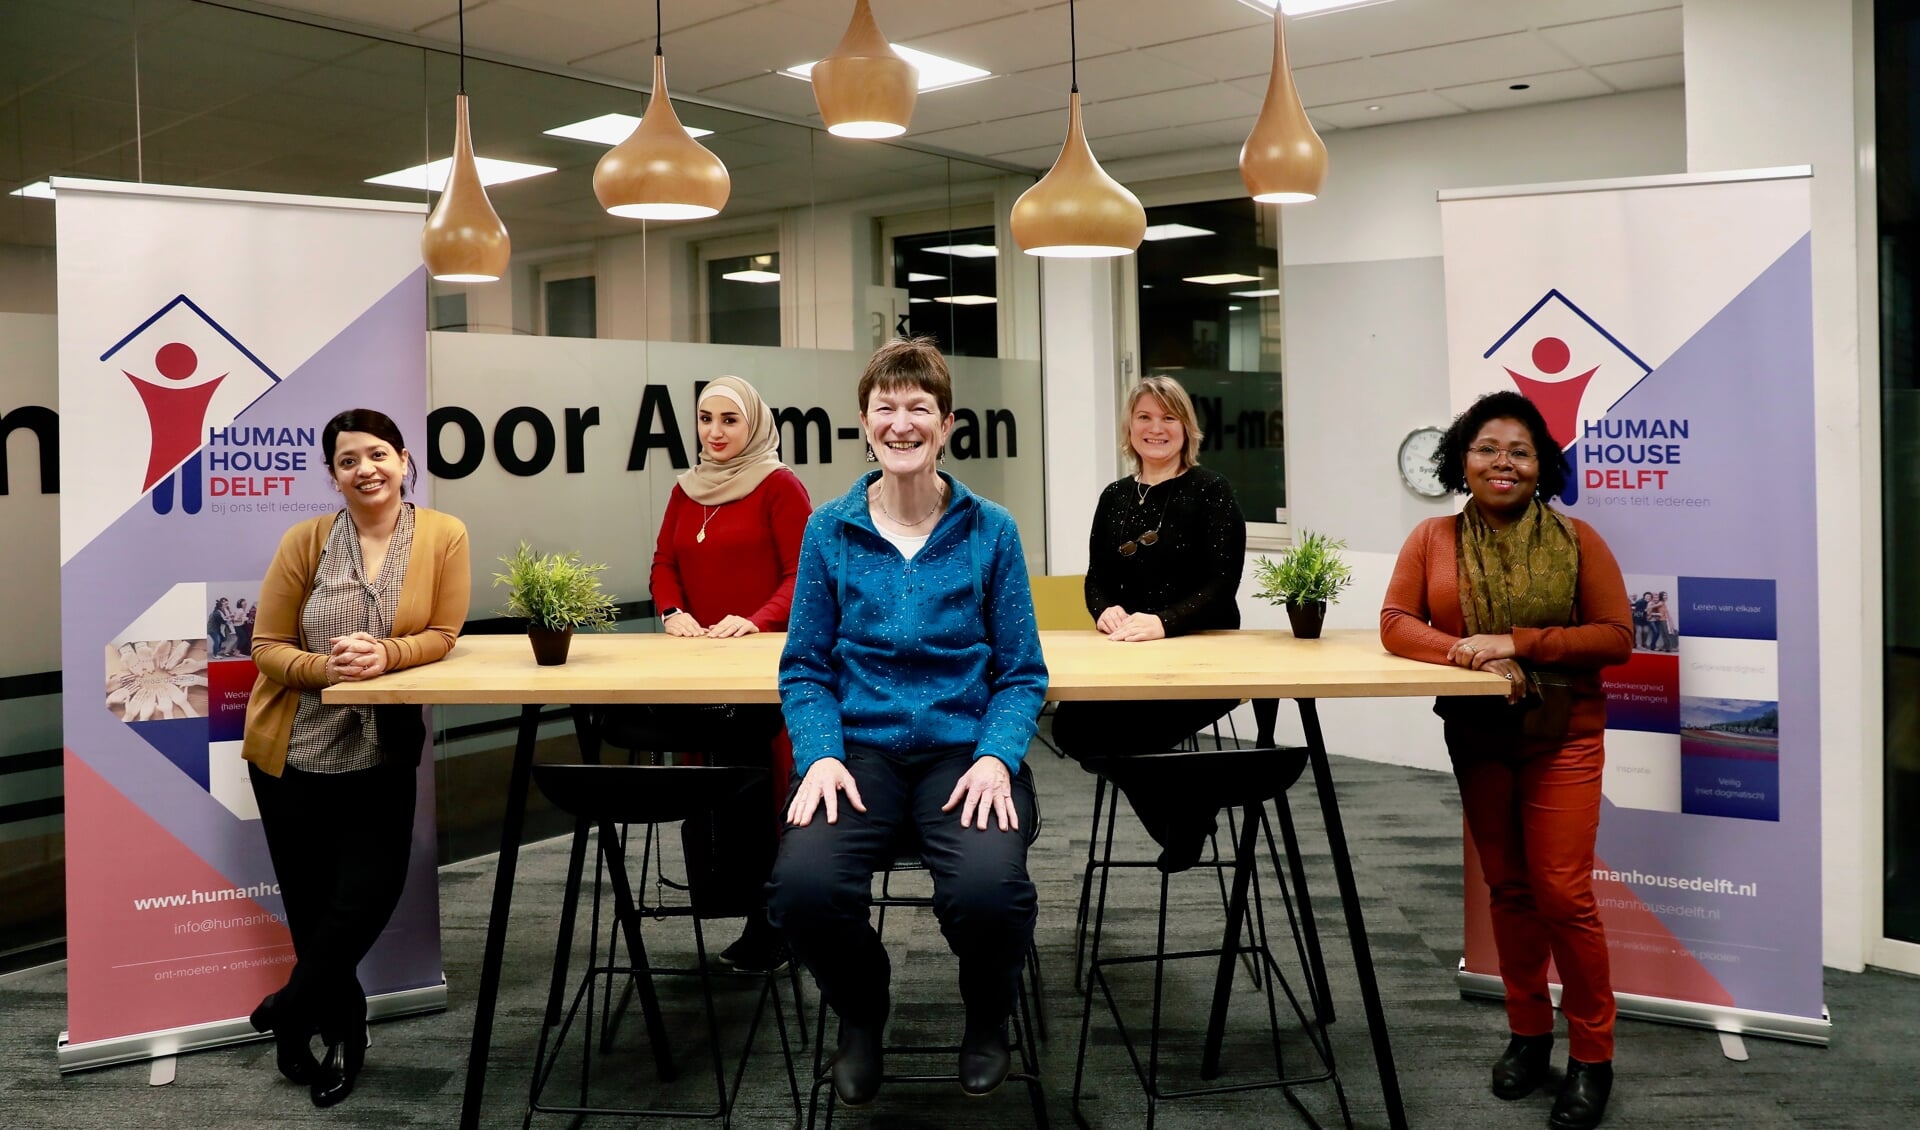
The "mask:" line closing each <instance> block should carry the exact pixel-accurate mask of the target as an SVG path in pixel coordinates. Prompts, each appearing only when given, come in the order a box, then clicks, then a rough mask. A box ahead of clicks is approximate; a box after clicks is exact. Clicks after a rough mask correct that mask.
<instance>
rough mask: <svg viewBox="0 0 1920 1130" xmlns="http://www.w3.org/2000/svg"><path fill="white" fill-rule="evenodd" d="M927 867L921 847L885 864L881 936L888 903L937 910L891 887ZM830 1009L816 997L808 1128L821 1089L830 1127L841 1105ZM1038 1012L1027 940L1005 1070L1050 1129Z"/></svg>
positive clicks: (932, 1051) (926, 1051)
mask: <svg viewBox="0 0 1920 1130" xmlns="http://www.w3.org/2000/svg"><path fill="white" fill-rule="evenodd" d="M1033 831H1034V834H1035V835H1036V836H1037V835H1038V834H1039V829H1038V828H1035V829H1034V830H1033ZM925 870H926V864H925V863H924V862H923V861H922V860H921V858H920V856H919V855H918V853H917V852H914V851H904V852H902V853H900V854H898V855H897V856H895V858H894V860H893V862H892V863H890V864H888V866H887V867H886V869H885V870H883V871H881V872H880V873H879V876H878V877H879V880H880V893H879V894H877V895H875V896H874V899H873V906H874V907H876V908H878V910H879V912H880V913H879V918H878V921H877V922H876V923H875V926H874V928H875V929H876V930H878V931H879V932H880V933H881V934H882V936H883V937H884V935H885V933H886V926H887V911H888V909H889V908H894V907H898V908H902V909H911V908H924V909H926V910H929V911H931V910H932V909H933V897H932V896H931V895H913V894H899V893H896V892H894V891H893V877H894V875H895V874H897V873H905V872H914V871H920V872H924V871H925ZM829 1011H831V1010H830V1009H828V1008H827V1006H826V1003H825V1002H824V1001H821V1002H818V1007H817V1009H816V1010H815V1012H816V1017H815V1027H814V1034H813V1040H814V1043H813V1093H812V1095H811V1096H810V1097H809V1098H808V1100H807V1130H813V1128H814V1126H815V1125H816V1124H817V1120H818V1118H819V1114H820V1107H821V1104H820V1095H821V1092H823V1091H824V1092H825V1093H826V1096H827V1101H826V1114H827V1118H826V1125H827V1130H832V1127H833V1111H834V1108H835V1107H836V1106H838V1105H839V1096H838V1095H836V1094H835V1093H834V1090H833V1072H832V1064H831V1063H830V1062H829V1060H828V1057H827V1054H826V1049H827V1046H828V1045H827V1013H828V1012H829ZM1039 1013H1040V965H1039V953H1038V951H1037V950H1036V949H1035V947H1034V946H1033V945H1031V944H1029V945H1028V946H1027V968H1026V970H1025V972H1024V974H1023V975H1022V977H1021V981H1020V991H1019V992H1017V993H1015V994H1014V1010H1013V1016H1012V1018H1011V1020H1010V1023H1009V1024H1008V1032H1007V1036H1008V1039H1007V1044H1008V1047H1009V1049H1010V1050H1011V1051H1012V1052H1013V1054H1014V1055H1015V1056H1016V1057H1017V1058H1016V1060H1015V1067H1014V1069H1013V1070H1012V1071H1009V1072H1008V1073H1007V1082H1009V1083H1024V1084H1026V1088H1027V1098H1028V1099H1029V1101H1030V1102H1031V1103H1032V1104H1033V1122H1034V1125H1035V1126H1037V1127H1039V1128H1040V1130H1048V1127H1049V1126H1050V1125H1051V1123H1049V1122H1048V1120H1047V1095H1046V1088H1045V1086H1044V1084H1042V1082H1041V1081H1040V1060H1039V1056H1038V1055H1037V1054H1036V1051H1035V1044H1034V1018H1035V1017H1036V1016H1037V1015H1039ZM881 1050H882V1053H883V1054H884V1055H886V1056H888V1057H892V1056H919V1057H929V1056H944V1057H946V1058H947V1060H948V1062H952V1060H953V1058H954V1057H955V1056H958V1055H959V1054H960V1045H958V1044H933V1045H911V1044H886V1045H884V1046H883V1047H882V1049H881ZM881 1079H882V1081H883V1082H886V1083H953V1084H958V1083H959V1081H960V1079H959V1076H957V1075H955V1074H954V1073H953V1072H952V1071H944V1072H921V1073H912V1074H896V1073H895V1072H892V1071H889V1072H887V1073H886V1074H884V1075H882V1076H881Z"/></svg>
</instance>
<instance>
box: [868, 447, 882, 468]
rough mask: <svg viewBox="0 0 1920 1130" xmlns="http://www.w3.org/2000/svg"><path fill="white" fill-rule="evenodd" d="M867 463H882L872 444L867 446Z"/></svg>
mask: <svg viewBox="0 0 1920 1130" xmlns="http://www.w3.org/2000/svg"><path fill="white" fill-rule="evenodd" d="M867 462H869V463H878V462H880V457H879V456H878V455H875V454H874V453H873V445H872V444H871V443H869V444H868V445H867Z"/></svg>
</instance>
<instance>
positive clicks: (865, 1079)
mask: <svg viewBox="0 0 1920 1130" xmlns="http://www.w3.org/2000/svg"><path fill="white" fill-rule="evenodd" d="M881 1027H882V1024H881V1022H878V1021H876V1022H874V1023H873V1024H849V1023H846V1022H842V1023H841V1025H840V1050H839V1051H838V1052H837V1053H835V1054H834V1057H833V1093H834V1094H836V1095H838V1096H839V1097H840V1101H841V1102H843V1103H845V1104H847V1105H848V1106H866V1105H867V1104H868V1103H870V1102H872V1101H873V1097H874V1096H875V1095H877V1094H879V1093H880V1076H881V1075H882V1074H883V1073H884V1070H885V1066H884V1064H883V1062H882V1059H881V1054H880V1029H881Z"/></svg>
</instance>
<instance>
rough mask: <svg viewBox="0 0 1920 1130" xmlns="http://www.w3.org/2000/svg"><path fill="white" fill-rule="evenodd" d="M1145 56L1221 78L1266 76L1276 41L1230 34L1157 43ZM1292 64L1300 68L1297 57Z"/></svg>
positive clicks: (1250, 34)
mask: <svg viewBox="0 0 1920 1130" xmlns="http://www.w3.org/2000/svg"><path fill="white" fill-rule="evenodd" d="M1142 53H1143V54H1147V55H1151V56H1153V57H1155V58H1158V59H1163V60H1165V61H1166V62H1169V63H1172V64H1174V65H1175V66H1179V67H1184V68H1185V69H1187V70H1190V71H1201V72H1204V73H1206V74H1209V75H1215V76H1217V77H1220V78H1244V77H1246V76H1247V75H1256V74H1257V75H1265V74H1267V73H1268V72H1270V71H1271V70H1272V69H1273V40H1272V39H1271V38H1269V37H1268V36H1267V35H1265V34H1264V33H1259V32H1244V31H1228V32H1220V33H1218V34H1215V35H1201V36H1195V37H1194V38H1192V39H1182V40H1178V41H1176V42H1173V43H1156V44H1153V45H1152V46H1149V47H1144V48H1142ZM1338 57H1340V58H1347V57H1349V56H1338ZM1293 65H1294V66H1296V67H1298V66H1300V65H1301V63H1300V60H1299V59H1298V58H1297V57H1294V58H1293Z"/></svg>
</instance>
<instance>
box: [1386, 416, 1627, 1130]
mask: <svg viewBox="0 0 1920 1130" xmlns="http://www.w3.org/2000/svg"><path fill="white" fill-rule="evenodd" d="M1435 462H1436V463H1437V465H1438V468H1439V472H1440V481H1441V482H1442V483H1444V484H1446V486H1447V487H1449V488H1450V489H1452V490H1453V491H1455V492H1456V493H1460V494H1466V495H1470V496H1471V497H1470V499H1469V500H1468V502H1467V504H1466V507H1465V509H1464V510H1463V511H1462V512H1461V513H1460V514H1458V515H1456V516H1454V517H1449V518H1429V519H1427V520H1426V521H1424V522H1422V523H1420V525H1418V526H1416V527H1415V528H1414V531H1413V535H1412V536H1411V537H1409V538H1408V539H1407V544H1406V545H1405V546H1404V547H1402V549H1401V550H1400V560H1399V563H1398V564H1397V565H1396V566H1395V567H1394V571H1393V581H1392V583H1391V584H1390V585H1389V586H1388V589H1387V599H1386V603H1385V605H1384V606H1383V607H1382V608H1381V610H1380V640H1381V642H1382V643H1384V644H1385V645H1386V647H1387V650H1388V651H1391V652H1393V653H1394V654H1395V655H1403V656H1406V657H1407V658H1409V659H1420V660H1425V661H1426V662H1429V663H1452V664H1456V665H1458V666H1461V667H1472V668H1475V669H1477V670H1482V671H1492V672H1494V673H1495V674H1498V675H1501V676H1504V677H1505V678H1506V679H1507V680H1508V681H1510V682H1511V683H1512V684H1513V689H1512V691H1511V693H1510V694H1509V695H1508V698H1507V701H1506V702H1505V703H1502V702H1500V701H1498V700H1490V699H1457V698H1456V699H1446V698H1443V699H1440V700H1439V701H1438V702H1437V703H1436V704H1435V706H1434V713H1436V714H1439V715H1440V716H1441V718H1443V719H1444V720H1445V735H1446V742H1447V753H1448V755H1449V756H1450V757H1451V758H1452V760H1453V771H1454V776H1455V778H1456V779H1457V780H1458V781H1459V784H1460V799H1461V802H1462V804H1463V806H1464V808H1465V810H1466V818H1467V828H1468V831H1469V833H1470V834H1471V835H1472V837H1473V844H1474V849H1475V851H1476V852H1478V854H1479V856H1480V868H1481V870H1482V871H1483V872H1484V873H1485V875H1486V879H1487V886H1488V887H1489V888H1490V889H1491V895H1492V905H1491V910H1492V918H1493V934H1494V941H1495V944H1496V945H1497V946H1498V948H1499V952H1500V976H1501V979H1502V980H1503V981H1504V982H1505V983H1506V996H1507V1025H1508V1027H1509V1028H1510V1029H1511V1030H1512V1039H1511V1040H1510V1041H1509V1042H1508V1044H1507V1050H1506V1051H1505V1052H1504V1053H1503V1054H1502V1055H1501V1056H1500V1058H1499V1059H1498V1060H1496V1061H1495V1062H1494V1065H1493V1093H1494V1095H1496V1096H1497V1097H1499V1098H1502V1099H1519V1098H1523V1097H1525V1096H1526V1095H1529V1094H1531V1093H1533V1091H1534V1090H1535V1089H1536V1088H1538V1087H1540V1086H1541V1085H1542V1084H1544V1083H1546V1082H1547V1081H1548V1065H1549V1062H1550V1060H1551V1059H1552V1055H1553V1004H1552V1001H1551V1000H1550V999H1549V997H1548V995H1547V962H1548V960H1549V959H1550V958H1551V959H1552V960H1553V961H1554V962H1555V963H1556V964H1557V965H1558V967H1559V971H1560V978H1561V981H1562V983H1563V986H1564V991H1563V993H1562V997H1561V1009H1562V1011H1564V1012H1565V1013H1566V1016H1567V1042H1568V1045H1569V1046H1568V1051H1569V1058H1568V1060H1567V1073H1566V1077H1565V1079H1564V1081H1563V1082H1562V1083H1561V1085H1560V1089H1559V1093H1558V1095H1557V1097H1556V1098H1555V1100H1554V1104H1553V1111H1552V1114H1551V1115H1550V1116H1549V1118H1548V1122H1547V1124H1548V1125H1549V1126H1551V1127H1554V1128H1556V1130H1586V1128H1589V1127H1593V1126H1597V1125H1599V1123H1600V1120H1601V1118H1602V1117H1603V1116H1604V1115H1605V1113H1606V1108H1607V1097H1608V1095H1609V1094H1610V1092H1611V1090H1612V1086H1613V1020H1614V1002H1613V988H1612V984H1611V981H1610V975H1609V972H1608V962H1607V939H1606V934H1605V932H1604V931H1603V929H1602V928H1601V924H1600V913H1599V908H1598V906H1597V905H1596V904H1595V902H1594V896H1593V849H1594V838H1595V836H1596V834H1597V833H1598V831H1599V827H1600V774H1601V768H1602V766H1603V764H1604V762H1605V757H1606V751H1605V748H1604V744H1603V740H1604V736H1605V732H1606V725H1607V704H1606V694H1605V692H1604V691H1603V690H1602V689H1601V685H1600V671H1601V669H1602V668H1604V667H1610V666H1612V665H1614V664H1618V663H1624V662H1626V661H1627V658H1628V656H1629V655H1631V654H1632V651H1633V626H1632V624H1633V621H1632V614H1631V608H1630V605H1629V604H1628V601H1627V591H1626V584H1625V582H1624V581H1623V580H1622V579H1621V576H1620V566H1619V565H1618V563H1616V562H1615V561H1614V559H1613V553H1612V551H1610V550H1609V549H1608V548H1607V543H1606V542H1604V541H1602V540H1601V539H1600V535H1599V534H1597V533H1595V532H1594V530H1593V527H1592V526H1589V525H1587V524H1586V523H1585V522H1582V521H1580V520H1579V519H1578V518H1569V517H1567V516H1565V515H1563V514H1560V513H1558V512H1556V511H1555V510H1554V509H1553V508H1552V507H1550V506H1549V505H1548V504H1547V502H1548V500H1549V499H1551V498H1552V497H1554V496H1555V495H1557V494H1559V493H1560V490H1561V488H1562V487H1563V486H1565V484H1566V478H1567V475H1568V473H1569V469H1568V466H1567V461H1566V456H1565V455H1564V454H1563V453H1562V452H1561V450H1560V447H1559V445H1558V444H1556V443H1554V442H1553V438H1552V436H1551V435H1550V434H1549V432H1548V430H1547V425H1546V421H1545V420H1543V419H1542V418H1541V416H1540V412H1539V410H1538V409H1536V408H1535V407H1534V406H1533V404H1532V402H1531V401H1529V400H1527V398H1526V397H1524V396H1521V395H1520V394H1519V393H1516V392H1497V393H1493V394H1491V395H1489V396H1484V397H1481V398H1480V400H1478V401H1477V402H1475V403H1474V405H1473V406H1472V407H1470V408H1468V409H1467V410H1466V411H1465V412H1463V413H1461V414H1460V416H1459V418H1458V419H1456V420H1454V422H1453V425H1452V427H1450V428H1449V429H1448V430H1447V435H1446V439H1445V440H1444V441H1443V442H1442V444H1441V446H1440V451H1439V454H1438V455H1436V456H1435Z"/></svg>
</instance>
